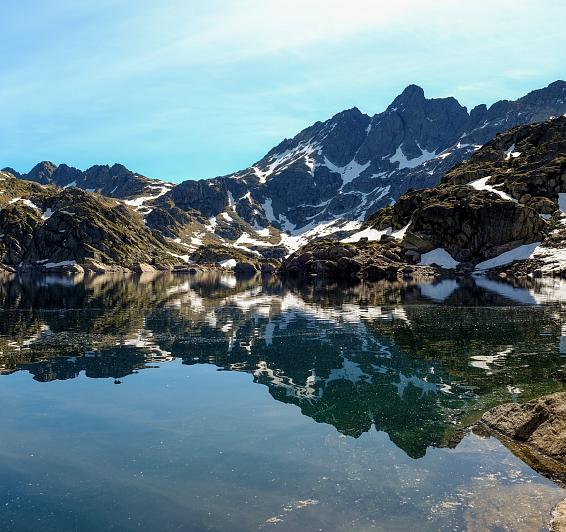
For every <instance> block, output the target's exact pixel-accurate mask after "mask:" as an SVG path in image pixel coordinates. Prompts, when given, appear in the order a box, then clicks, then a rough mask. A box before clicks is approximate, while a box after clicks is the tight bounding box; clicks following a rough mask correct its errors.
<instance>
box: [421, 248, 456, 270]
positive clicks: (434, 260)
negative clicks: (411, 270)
mask: <svg viewBox="0 0 566 532" xmlns="http://www.w3.org/2000/svg"><path fill="white" fill-rule="evenodd" d="M419 264H420V265H421V266H430V265H431V264H436V265H437V266H440V267H441V268H445V269H447V270H452V269H454V268H455V267H456V266H458V264H460V263H459V262H458V261H457V260H454V259H453V258H452V255H450V253H448V251H446V250H445V249H444V248H436V249H433V250H432V251H429V252H428V253H424V254H423V255H421V261H420V262H419Z"/></svg>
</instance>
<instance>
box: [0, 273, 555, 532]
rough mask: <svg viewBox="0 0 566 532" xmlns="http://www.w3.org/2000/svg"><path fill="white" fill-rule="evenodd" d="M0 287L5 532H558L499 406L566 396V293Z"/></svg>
mask: <svg viewBox="0 0 566 532" xmlns="http://www.w3.org/2000/svg"><path fill="white" fill-rule="evenodd" d="M490 283H492V282H491V281H485V280H478V281H477V282H476V283H474V282H472V281H466V282H456V281H444V283H443V284H436V285H402V284H399V285H391V284H389V285H388V284H377V285H371V286H369V285H368V286H358V287H352V288H348V289H345V288H343V287H342V288H336V287H313V286H311V287H300V286H295V287H282V286H281V285H280V284H279V283H278V282H277V281H275V280H269V281H264V282H263V283H262V282H261V281H257V280H255V281H246V282H236V281H235V280H234V279H233V278H230V277H201V278H198V277H197V278H194V277H173V276H158V277H142V278H141V279H121V278H110V277H95V278H90V279H84V280H75V281H71V280H70V279H69V278H51V279H45V278H43V279H35V280H30V279H23V280H20V281H17V280H12V281H6V282H4V284H2V285H0V298H1V301H2V311H0V351H1V353H2V354H1V355H0V367H1V368H2V374H0V408H1V409H2V423H1V436H2V439H1V442H2V443H1V444H0V486H1V488H0V524H1V526H0V528H1V529H3V530H4V529H5V530H18V531H19V530H46V531H50V530H57V531H59V530H81V531H82V530H238V531H239V530H242V531H244V530H305V531H310V530H313V531H316V530H407V529H411V528H412V529H415V530H542V529H544V526H545V523H546V522H547V521H548V518H549V513H550V510H551V508H552V506H553V505H554V504H555V503H556V502H558V501H559V500H561V499H563V498H564V497H565V496H566V493H564V491H563V490H562V489H561V488H559V487H558V486H556V485H555V484H553V483H552V482H551V481H549V480H547V479H545V478H544V477H542V476H541V475H539V474H538V473H536V472H535V471H533V470H532V469H531V468H530V467H528V466H527V465H526V464H524V463H523V462H521V461H520V460H519V459H518V458H516V457H515V456H514V455H513V454H512V453H511V452H510V451H509V450H508V449H507V448H506V447H505V446H503V445H502V444H501V443H500V442H499V441H498V440H497V439H494V438H485V437H482V436H480V435H476V434H474V433H471V432H466V433H465V434H464V435H462V434H461V433H460V431H459V429H460V428H461V427H463V426H465V425H468V424H469V423H471V422H472V421H474V420H476V419H477V418H478V416H479V415H480V414H481V412H483V411H484V410H485V409H486V408H489V407H490V406H492V405H495V404H499V403H502V402H508V401H512V400H524V399H525V400H526V399H528V398H529V397H534V396H537V395H540V394H541V393H546V392H551V391H555V390H561V389H564V382H565V380H564V379H565V366H566V358H564V357H563V356H562V355H561V343H562V351H564V342H563V341H562V338H563V334H562V333H563V331H564V330H565V329H564V328H563V326H562V322H563V318H564V312H563V310H562V304H561V288H562V287H561V286H560V285H555V286H548V285H543V286H538V287H535V288H532V289H524V288H521V289H518V288H511V287H509V286H508V285H503V284H500V283H494V284H490Z"/></svg>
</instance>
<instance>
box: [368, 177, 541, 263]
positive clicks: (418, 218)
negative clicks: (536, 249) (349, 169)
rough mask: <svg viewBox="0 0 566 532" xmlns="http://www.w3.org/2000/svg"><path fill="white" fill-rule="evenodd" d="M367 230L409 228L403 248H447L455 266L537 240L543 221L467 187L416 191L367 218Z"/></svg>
mask: <svg viewBox="0 0 566 532" xmlns="http://www.w3.org/2000/svg"><path fill="white" fill-rule="evenodd" d="M367 224H368V226H369V227H376V228H377V229H385V228H387V227H393V228H394V229H400V228H402V227H405V226H408V228H407V230H406V232H405V235H404V238H403V240H402V244H401V245H402V247H403V248H405V249H413V250H415V251H417V252H418V253H420V254H422V253H426V252H428V251H431V250H432V249H435V248H444V249H446V250H447V251H448V252H449V253H450V255H452V257H454V258H455V259H456V260H458V261H460V262H470V261H474V262H478V261H482V260H485V259H489V258H491V257H494V256H496V255H499V254H501V253H503V252H505V251H508V250H510V249H512V248H514V247H516V246H519V245H521V244H526V243H530V242H535V241H537V240H542V238H543V235H544V232H545V230H546V228H547V227H548V223H547V222H545V221H544V220H543V219H541V218H540V216H539V213H537V211H536V210H534V209H533V208H531V207H528V206H525V205H520V204H518V203H515V202H512V201H506V200H504V199H502V198H501V197H499V196H497V195H496V194H492V193H491V192H488V191H483V190H482V191H479V190H474V189H472V188H470V187H468V186H447V185H441V186H438V187H435V188H433V189H429V190H423V191H415V192H412V193H409V194H407V195H405V196H403V197H401V198H400V200H399V201H398V202H397V203H396V204H395V205H393V206H392V207H389V208H387V209H383V210H382V211H380V212H378V213H377V214H376V215H374V216H372V217H370V218H369V219H368V222H367Z"/></svg>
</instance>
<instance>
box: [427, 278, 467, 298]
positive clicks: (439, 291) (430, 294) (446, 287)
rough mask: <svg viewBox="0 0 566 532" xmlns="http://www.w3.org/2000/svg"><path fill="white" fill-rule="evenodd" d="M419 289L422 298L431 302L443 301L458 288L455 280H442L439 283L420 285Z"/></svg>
mask: <svg viewBox="0 0 566 532" xmlns="http://www.w3.org/2000/svg"><path fill="white" fill-rule="evenodd" d="M419 288H420V289H421V294H422V295H423V296H424V297H427V298H428V299H432V300H433V301H444V300H445V299H448V297H450V295H451V294H452V292H454V290H456V288H458V281H456V280H455V279H444V280H442V281H440V282H439V283H434V284H433V283H430V284H424V283H423V284H420V285H419Z"/></svg>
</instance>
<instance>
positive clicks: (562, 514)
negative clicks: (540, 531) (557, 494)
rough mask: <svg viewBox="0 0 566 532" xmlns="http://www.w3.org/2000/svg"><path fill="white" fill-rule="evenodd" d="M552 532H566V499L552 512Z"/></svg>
mask: <svg viewBox="0 0 566 532" xmlns="http://www.w3.org/2000/svg"><path fill="white" fill-rule="evenodd" d="M550 530H551V531H552V532H566V499H564V500H563V501H562V502H561V503H560V504H558V505H557V506H556V507H555V508H554V510H553V511H552V521H550Z"/></svg>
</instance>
